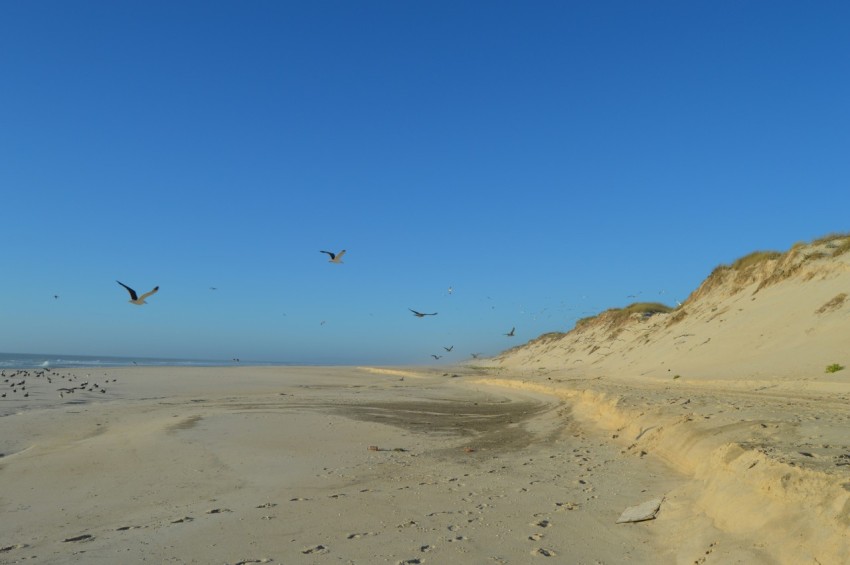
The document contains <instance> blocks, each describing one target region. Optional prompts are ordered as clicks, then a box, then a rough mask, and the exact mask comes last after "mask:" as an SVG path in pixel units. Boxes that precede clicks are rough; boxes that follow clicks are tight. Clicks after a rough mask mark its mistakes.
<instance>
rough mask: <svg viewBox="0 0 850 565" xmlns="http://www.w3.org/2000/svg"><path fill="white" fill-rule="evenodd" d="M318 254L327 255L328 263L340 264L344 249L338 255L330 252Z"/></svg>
mask: <svg viewBox="0 0 850 565" xmlns="http://www.w3.org/2000/svg"><path fill="white" fill-rule="evenodd" d="M319 253H327V254H328V255H330V259H328V263H342V256H343V255H345V249H343V250H342V251H340V252H339V253H331V252H330V251H319Z"/></svg>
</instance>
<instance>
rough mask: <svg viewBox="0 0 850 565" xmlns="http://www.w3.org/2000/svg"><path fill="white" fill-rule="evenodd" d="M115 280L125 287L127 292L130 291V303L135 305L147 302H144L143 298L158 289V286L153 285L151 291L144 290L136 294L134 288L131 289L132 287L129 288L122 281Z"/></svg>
mask: <svg viewBox="0 0 850 565" xmlns="http://www.w3.org/2000/svg"><path fill="white" fill-rule="evenodd" d="M115 282H117V283H118V284H120V285H121V286H123V287H124V288H126V289H127V292H129V293H130V303H131V304H135V305H136V306H141V305H142V304H147V302H145V298H147V297H148V296H150V295H152V294H155V293H156V292H157V291H158V290H159V287H158V286H155V287H153V290H152V291H150V292H146V293H144V294H143V295H141V296H139V295H138V294H136V291H135V290H133V289H132V288H130V287H129V286H127V285H126V284H124V283H122V282H121V281H115Z"/></svg>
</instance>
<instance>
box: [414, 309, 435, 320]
mask: <svg viewBox="0 0 850 565" xmlns="http://www.w3.org/2000/svg"><path fill="white" fill-rule="evenodd" d="M408 310H410V311H411V312H413V315H414V316H416V317H417V318H424V317H425V316H436V315H437V313H436V312H434V313H432V314H423V313H422V312H417V311H416V310H414V309H413V308H408Z"/></svg>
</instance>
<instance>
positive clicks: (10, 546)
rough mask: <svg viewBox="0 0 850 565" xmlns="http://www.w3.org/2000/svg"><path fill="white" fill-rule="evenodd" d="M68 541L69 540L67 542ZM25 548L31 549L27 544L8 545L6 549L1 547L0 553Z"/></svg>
mask: <svg viewBox="0 0 850 565" xmlns="http://www.w3.org/2000/svg"><path fill="white" fill-rule="evenodd" d="M65 541H68V540H65ZM25 547H29V545H27V544H25V543H16V544H15V545H7V546H6V547H0V553H7V552H9V551H12V550H14V549H24V548H25Z"/></svg>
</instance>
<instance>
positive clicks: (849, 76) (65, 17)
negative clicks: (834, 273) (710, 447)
mask: <svg viewBox="0 0 850 565" xmlns="http://www.w3.org/2000/svg"><path fill="white" fill-rule="evenodd" d="M849 26H850V3H847V2H817V3H805V2H796V1H794V2H789V1H764V2H757V1H745V2H738V1H734V2H733V1H721V2H708V1H694V2H681V1H678V0H676V1H669V2H653V1H647V2H634V1H631V0H629V1H622V2H614V1H600V2H567V1H552V2H503V1H490V0H488V1H480V2H466V1H458V0H451V1H427V2H399V1H361V2H355V1H350V0H345V1H316V2H308V1H303V2H301V1H292V2H278V1H263V0H258V1H252V2H236V1H233V2H218V1H209V0H203V1H197V2H192V1H180V2H173V1H168V2H163V1H146V2H114V1H87V2H65V1H48V0H44V1H38V0H37V1H31V0H5V1H3V2H0V194H2V199H0V211H2V212H0V249H2V271H0V351H6V352H41V353H66V354H92V355H129V356H166V357H195V358H214V359H230V358H233V357H239V358H240V359H242V360H243V361H247V360H254V361H291V362H310V363H316V362H329V363H390V364H397V363H429V362H432V361H433V359H432V358H431V354H445V356H444V357H443V359H441V360H440V362H441V363H443V362H446V361H460V360H462V359H467V358H469V356H470V354H471V353H473V352H476V353H477V352H482V353H484V354H494V353H497V352H498V351H501V350H503V349H505V348H507V347H510V346H512V345H517V344H520V343H522V342H524V341H526V340H528V339H531V338H534V337H536V336H537V335H539V334H541V333H544V332H549V331H566V330H568V329H570V328H571V327H572V326H573V323H574V322H575V320H576V318H579V317H584V316H587V315H591V314H595V313H597V312H599V311H601V310H604V309H606V308H609V307H619V306H625V305H627V304H629V303H631V302H635V301H638V300H639V301H661V302H665V303H667V304H670V305H675V302H676V300H684V298H685V297H686V296H687V295H688V294H689V293H690V292H691V291H693V290H694V289H695V288H696V287H697V285H699V283H700V282H701V281H702V280H703V279H704V278H705V277H706V276H707V275H708V274H709V273H710V272H711V270H712V269H713V268H714V267H716V266H717V265H719V264H721V263H729V262H731V261H733V260H735V259H736V258H738V257H740V256H742V255H745V254H747V253H749V252H751V251H755V250H762V249H775V250H779V251H783V250H786V249H788V248H789V247H790V246H791V245H793V244H794V243H795V242H798V241H809V240H811V239H814V238H817V237H820V236H823V235H826V234H828V233H830V232H845V231H848V229H850V182H848V181H850V34H849V33H848V27H849ZM341 249H346V250H347V254H346V255H345V257H344V263H343V264H341V265H335V264H330V263H328V257H327V256H326V255H323V254H321V253H319V251H320V250H329V251H339V250H341ZM116 279H117V280H120V281H122V282H124V283H127V284H128V285H130V286H132V287H134V288H136V289H137V290H138V291H140V292H145V291H147V290H150V289H151V288H152V287H153V286H154V285H159V286H160V289H161V290H160V292H159V293H158V294H156V295H155V296H153V297H152V298H150V299H149V301H148V304H147V305H145V306H134V305H131V304H128V303H127V300H128V295H127V293H126V292H125V291H124V289H122V288H121V287H120V286H118V284H116V282H115V281H116ZM211 287H215V288H216V289H217V290H211ZM450 287H451V289H452V292H451V293H450V292H449V288H450ZM54 295H58V296H59V298H54ZM408 308H413V309H416V310H420V311H422V312H437V313H438V315H437V316H431V317H426V318H421V319H420V318H416V317H414V316H413V315H412V314H411V313H410V312H409V311H408ZM514 326H515V327H516V337H513V338H509V337H506V336H504V335H503V334H504V333H506V332H508V331H510V329H511V328H512V327H514ZM448 346H454V350H453V351H452V352H451V353H446V351H445V350H444V349H443V347H448Z"/></svg>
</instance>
